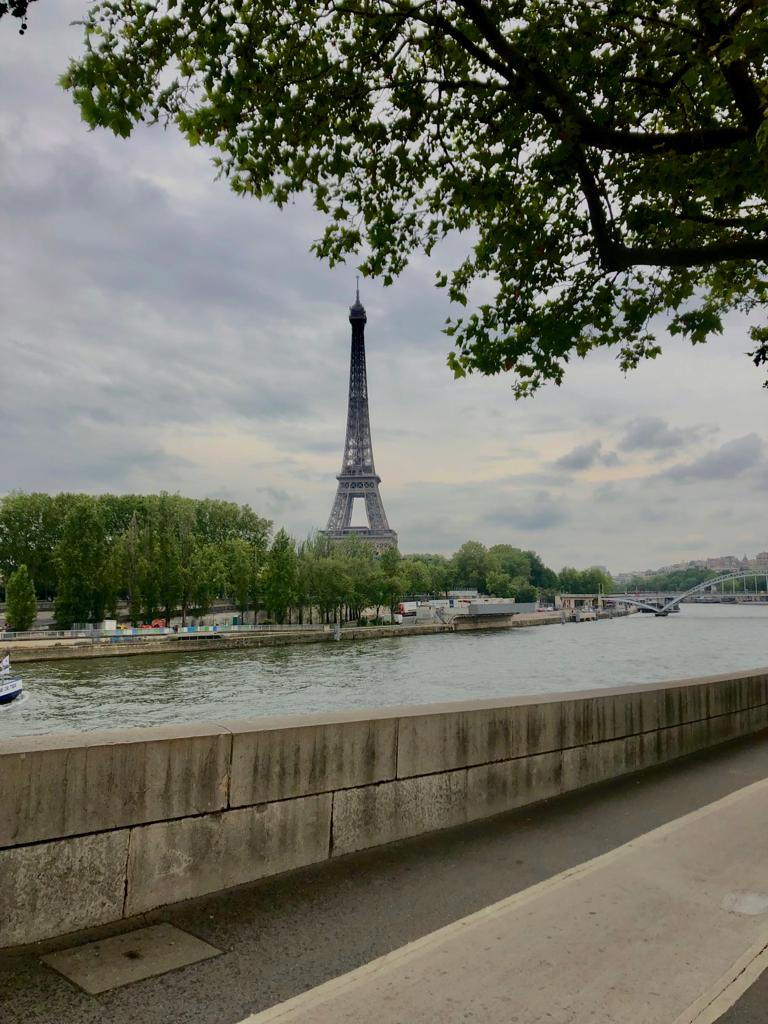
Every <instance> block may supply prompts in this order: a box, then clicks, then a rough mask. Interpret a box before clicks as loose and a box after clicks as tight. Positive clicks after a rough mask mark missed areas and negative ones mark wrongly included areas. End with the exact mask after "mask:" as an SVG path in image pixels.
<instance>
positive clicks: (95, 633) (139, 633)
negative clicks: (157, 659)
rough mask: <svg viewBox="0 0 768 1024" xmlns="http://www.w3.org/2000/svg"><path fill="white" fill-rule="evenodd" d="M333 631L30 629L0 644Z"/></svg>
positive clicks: (263, 627)
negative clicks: (11, 641)
mask: <svg viewBox="0 0 768 1024" xmlns="http://www.w3.org/2000/svg"><path fill="white" fill-rule="evenodd" d="M333 628H334V627H333V626H332V625H331V626H327V625H325V624H324V623H311V624H310V623H307V622H303V623H298V622H297V623H293V624H288V623H283V624H282V625H280V624H277V623H275V624H269V623H259V625H256V626H255V625H253V624H246V625H220V626H178V627H176V628H174V627H173V626H162V627H159V626H155V627H147V628H146V629H142V628H139V627H136V628H135V627H132V626H129V627H126V628H125V629H30V630H27V631H26V632H23V633H19V632H11V631H9V632H5V633H0V644H2V643H3V642H4V641H10V640H125V639H132V640H137V639H138V640H140V639H141V638H142V637H147V636H185V637H195V636H211V635H212V634H216V633H279V632H283V631H287V632H294V633H295V632H301V631H304V630H314V631H316V632H323V631H324V630H325V631H328V630H332V629H333Z"/></svg>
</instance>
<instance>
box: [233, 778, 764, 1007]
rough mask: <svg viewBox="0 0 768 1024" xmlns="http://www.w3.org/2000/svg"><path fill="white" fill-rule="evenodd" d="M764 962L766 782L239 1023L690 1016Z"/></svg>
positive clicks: (720, 1003) (719, 1003)
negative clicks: (374, 1011)
mask: <svg viewBox="0 0 768 1024" xmlns="http://www.w3.org/2000/svg"><path fill="white" fill-rule="evenodd" d="M766 965H768V780H764V781H762V782H759V783H755V784H754V785H752V786H749V787H747V788H745V789H742V790H740V791H738V792H737V793H734V794H732V795H731V796H728V797H725V798H724V799H722V800H720V801H717V802H716V803H713V804H710V805H709V806H707V807H705V808H704V809H702V810H698V811H694V812H692V813H691V814H689V815H686V816H685V817H683V818H681V819H678V820H677V821H674V822H672V823H670V824H668V825H664V826H662V827H661V828H659V829H655V830H654V831H652V832H649V833H647V834H646V835H644V836H642V837H640V838H639V839H636V840H634V841H633V842H630V843H628V844H626V845H625V846H622V847H619V848H618V849H617V850H614V851H612V852H610V853H607V854H604V855H603V856H601V857H598V858H596V859H594V860H592V861H590V862H587V863H586V864H583V865H580V866H579V867H577V868H574V869H572V870H569V871H565V872H563V873H561V874H560V875H557V876H556V877H554V878H552V879H549V880H547V881H546V882H542V883H540V884H539V885H536V886H533V887H532V888H530V889H527V890H524V891H523V892H522V893H517V894H516V895H514V896H512V897H510V898H509V899H506V900H502V901H500V902H499V903H497V904H495V905H494V906H491V907H487V908H485V909H483V910H481V911H479V912H478V913H476V914H473V915H471V916H470V917H466V918H464V919H462V920H460V921H457V922H455V923H454V924H451V925H448V926H447V927H446V928H443V929H440V930H439V931H436V932H433V933H432V934H431V935H428V936H426V937H424V938H422V939H419V940H417V941H416V942H413V943H411V944H409V945H407V946H405V947H403V948H402V949H400V950H397V951H396V952H394V953H390V954H388V955H386V956H384V957H381V958H380V959H378V960H375V961H374V962H373V963H370V964H367V965H365V966H364V967H361V968H359V969H358V970H356V971H353V972H351V973H349V974H347V975H344V976H342V977H341V978H338V979H335V980H333V981H331V982H328V983H326V984H325V985H323V986H320V987H319V988H316V989H314V990H313V991H311V992H308V993H305V994H304V995H301V996H298V997H297V998H295V999H293V1000H291V1001H290V1002H288V1003H285V1004H283V1005H282V1006H278V1007H274V1008H272V1009H270V1010H267V1011H265V1012H263V1013H259V1014H257V1015H256V1016H252V1017H250V1018H249V1019H248V1024H310V1022H311V1024H344V1022H348V1024H359V1022H361V1021H367V1020H373V1019H374V1017H373V1016H372V1015H371V1008H372V1007H376V1013H375V1020H376V1022H377V1024H402V1022H403V1021H408V1022H409V1024H460V1022H469V1021H477V1022H483V1024H509V1022H510V1021H525V1022H530V1024H533V1022H538V1021H551V1020H555V1021H604V1022H611V1024H660V1022H669V1024H673V1022H675V1024H691V1022H693V1021H701V1022H703V1021H704V1020H705V1019H708V1020H716V1019H717V1017H718V1016H720V1013H722V1012H723V1011H724V1010H726V1009H728V1008H729V1007H730V1006H731V1005H732V1004H733V1002H734V1001H735V998H736V997H737V996H740V995H741V994H742V992H743V991H744V986H743V982H744V974H745V973H746V974H747V975H748V976H749V977H750V978H751V979H752V980H754V979H755V977H756V976H757V972H758V971H759V968H760V967H764V966H766ZM729 989H731V990H732V991H731V992H730V993H729ZM731 996H733V998H731ZM766 1010H767V1011H768V1008H766ZM713 1013H714V1014H715V1015H714V1016H713Z"/></svg>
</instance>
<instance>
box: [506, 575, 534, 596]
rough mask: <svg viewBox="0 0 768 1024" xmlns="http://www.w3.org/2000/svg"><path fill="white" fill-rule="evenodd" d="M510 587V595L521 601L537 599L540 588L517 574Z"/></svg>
mask: <svg viewBox="0 0 768 1024" xmlns="http://www.w3.org/2000/svg"><path fill="white" fill-rule="evenodd" d="M509 589H510V596H511V597H514V599H515V600H516V601H520V602H528V601H536V600H537V599H538V596H539V592H538V589H537V588H536V587H535V586H534V584H533V583H529V582H528V580H526V579H523V577H522V576H515V578H514V579H513V580H512V582H511V584H510V588H509Z"/></svg>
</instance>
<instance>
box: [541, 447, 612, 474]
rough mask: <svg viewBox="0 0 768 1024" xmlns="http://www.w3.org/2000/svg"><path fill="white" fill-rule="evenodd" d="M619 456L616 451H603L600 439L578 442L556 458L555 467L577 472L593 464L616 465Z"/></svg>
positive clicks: (589, 467)
mask: <svg viewBox="0 0 768 1024" xmlns="http://www.w3.org/2000/svg"><path fill="white" fill-rule="evenodd" d="M620 461H621V460H620V459H619V456H618V455H617V454H616V452H612V451H609V452H603V443H602V441H592V442H591V443H590V444H579V445H576V447H575V448H572V449H571V451H569V452H567V453H566V454H565V455H561V456H560V458H559V459H556V460H555V462H554V464H553V465H554V466H555V468H556V469H565V470H567V471H568V472H578V471H579V470H582V469H591V468H592V466H595V465H603V466H618V465H619V464H620Z"/></svg>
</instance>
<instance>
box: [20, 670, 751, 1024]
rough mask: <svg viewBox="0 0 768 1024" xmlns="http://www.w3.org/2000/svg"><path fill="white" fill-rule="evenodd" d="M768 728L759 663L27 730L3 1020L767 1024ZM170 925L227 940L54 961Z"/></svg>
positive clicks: (29, 1023) (127, 942)
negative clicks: (195, 956) (480, 695)
mask: <svg viewBox="0 0 768 1024" xmlns="http://www.w3.org/2000/svg"><path fill="white" fill-rule="evenodd" d="M767 729H768V670H754V671H753V672H749V673H746V672H745V673H738V674H734V675H728V676H718V677H710V678H707V679H694V680H683V681H677V682H670V683H667V684H653V685H651V686H644V687H643V686H641V687H622V688H618V689H614V690H595V691H587V692H582V693H576V694H573V693H571V694H567V695H561V696H559V697H557V696H553V697H546V698H545V697H538V698H533V697H532V698H522V699H518V700H516V701H514V702H504V701H481V702H467V703H464V704H446V705H438V706H428V707H422V708H398V709H382V710H380V711H376V712H370V713H367V716H366V715H364V714H362V713H359V712H357V713H349V714H346V715H338V714H337V715H334V716H330V715H326V716H305V717H302V718H286V719H263V720H260V721H258V722H240V723H222V724H220V725H216V726H215V727H214V726H212V725H211V726H205V725H199V726H194V727H183V726H179V727H174V728H171V729H165V728H156V729H143V730H130V731H114V732H106V733H101V734H85V735H73V734H70V735H68V736H48V737H32V738H24V739H21V738H20V739H19V740H9V741H5V742H3V743H2V744H0V770H2V773H3V779H4V801H3V805H2V809H1V810H0V877H2V879H3V885H2V887H1V888H0V946H5V947H6V948H5V950H4V951H3V952H2V953H0V1005H1V1006H2V1008H3V1021H4V1024H5V1022H6V1021H7V1022H8V1024H21V1022H22V1021H24V1024H38V1022H53V1021H57V1022H58V1021H60V1020H68V1021H71V1022H73V1024H79V1022H83V1024H107V1022H110V1024H134V1022H136V1024H138V1022H139V1021H141V1022H142V1024H154V1022H158V1024H159V1022H161V1021H162V1022H163V1024H167V1022H169V1021H192V1020H194V1021H195V1022H196V1024H207V1022H211V1024H239V1022H241V1021H246V1020H247V1021H249V1022H250V1024H267V1022H273V1021H279V1022H282V1024H298V1022H303V1024H304V1022H305V1024H309V1022H311V1024H325V1022H330V1021H333V1022H334V1024H335V1022H336V1021H339V1022H345V1021H346V1022H352V1024H367V1022H371V1024H374V1022H376V1024H395V1022H396V1021H397V1022H401V1021H404V1020H407V1021H408V1022H409V1024H422V1022H423V1024H427V1022H430V1024H435V1022H437V1021H440V1022H441V1024H459V1022H460V1021H461V1022H466V1021H477V1022H480V1021H482V1022H485V1024H502V1022H503V1024H508V1022H510V1021H514V1020H515V1019H516V1018H517V1020H518V1021H520V1022H522V1024H533V1022H534V1021H543V1020H551V1021H554V1022H556V1024H560V1022H563V1024H564V1022H566V1021H575V1022H580V1021H587V1020H592V1021H596V1022H599V1024H683V1022H686V1024H693V1022H694V1021H695V1022H696V1024H712V1022H714V1021H715V1020H722V1021H723V1024H763V1022H764V1019H765V1018H764V1007H765V999H766V998H767V997H768V987H767V986H766V983H765V976H764V975H762V976H761V974H762V970H763V968H764V967H765V966H766V950H768V892H767V891H766V889H767V887H766V884H765V863H766V857H767V855H768V835H767V834H766V830H765V820H766V816H767V815H768V743H767V742H766V740H767V739H768V731H767ZM179 901H183V902H179ZM153 925H162V926H163V927H165V928H171V927H172V928H175V929H178V930H179V932H178V933H180V934H182V933H183V934H185V935H187V936H191V937H194V938H195V939H196V940H202V941H203V942H205V943H207V944H209V946H210V947H212V948H213V951H214V953H215V955H212V956H211V957H210V958H209V959H204V960H200V961H199V962H195V963H188V964H187V965H186V966H180V967H179V968H178V969H176V970H172V971H170V972H169V971H168V970H167V967H165V968H164V967H162V965H161V966H159V967H158V966H156V965H153V962H152V957H151V955H150V956H148V957H147V962H146V963H144V964H142V965H141V968H140V969H139V970H140V972H143V973H139V974H138V975H134V976H133V977H134V983H133V984H130V985H128V986H127V987H123V986H122V985H121V984H120V981H119V978H118V979H117V980H116V979H115V977H114V976H111V975H109V970H107V969H106V965H104V967H103V969H102V979H101V982H100V984H102V985H103V987H102V988H100V989H98V991H99V994H98V995H88V994H87V993H86V992H84V991H83V990H82V988H81V987H78V986H77V985H76V984H73V983H72V982H71V981H69V980H67V979H66V977H64V976H63V975H62V974H61V973H60V972H59V970H54V969H53V967H52V966H50V964H52V963H53V964H55V963H57V962H58V963H60V962H61V960H59V961H57V959H56V955H57V953H62V951H65V950H67V949H69V948H70V947H73V946H79V945H81V944H82V943H87V942H97V943H98V944H100V945H99V947H98V948H100V949H101V948H103V949H105V950H106V949H107V940H108V939H109V938H110V937H115V936H123V937H124V940H123V948H124V949H128V950H129V952H134V953H135V952H136V950H135V949H134V948H133V947H134V945H135V944H137V943H138V944H140V943H141V941H142V939H141V937H142V934H143V931H144V930H145V929H146V928H147V926H153ZM22 944H23V945H22ZM62 955H63V953H62ZM136 958H137V959H141V955H140V954H137V957H136ZM64 960H66V957H64ZM62 969H63V968H62ZM105 971H106V975H107V977H106V978H105V977H104V974H105ZM97 973H98V972H97ZM761 1015H762V1016H761Z"/></svg>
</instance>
